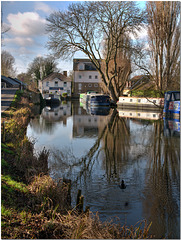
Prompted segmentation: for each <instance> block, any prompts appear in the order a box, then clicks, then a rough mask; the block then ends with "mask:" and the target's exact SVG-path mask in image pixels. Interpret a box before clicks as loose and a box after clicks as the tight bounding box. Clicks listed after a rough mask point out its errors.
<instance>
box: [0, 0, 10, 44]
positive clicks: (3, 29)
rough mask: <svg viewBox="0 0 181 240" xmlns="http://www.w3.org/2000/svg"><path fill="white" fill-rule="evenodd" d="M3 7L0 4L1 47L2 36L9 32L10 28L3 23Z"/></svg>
mask: <svg viewBox="0 0 181 240" xmlns="http://www.w3.org/2000/svg"><path fill="white" fill-rule="evenodd" d="M3 5H4V3H1V45H3V37H4V34H5V33H6V32H8V31H9V30H10V27H8V26H7V25H6V24H4V22H3Z"/></svg>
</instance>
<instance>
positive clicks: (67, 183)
mask: <svg viewBox="0 0 181 240" xmlns="http://www.w3.org/2000/svg"><path fill="white" fill-rule="evenodd" d="M63 182H64V183H65V184H66V185H67V186H68V191H67V204H68V205H69V206H71V180H70V179H66V178H64V179H63Z"/></svg>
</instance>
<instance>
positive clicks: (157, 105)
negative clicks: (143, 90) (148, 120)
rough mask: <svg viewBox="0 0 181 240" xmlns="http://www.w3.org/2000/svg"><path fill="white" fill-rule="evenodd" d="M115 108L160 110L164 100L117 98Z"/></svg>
mask: <svg viewBox="0 0 181 240" xmlns="http://www.w3.org/2000/svg"><path fill="white" fill-rule="evenodd" d="M117 106H118V108H119V107H124V108H131V109H134V108H137V109H143V110H144V109H145V110H148V109H150V110H151V109H157V110H161V109H163V106H164V98H145V97H119V100H118V102H117Z"/></svg>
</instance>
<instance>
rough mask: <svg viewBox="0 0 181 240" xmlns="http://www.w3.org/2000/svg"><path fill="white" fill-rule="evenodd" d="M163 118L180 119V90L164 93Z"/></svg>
mask: <svg viewBox="0 0 181 240" xmlns="http://www.w3.org/2000/svg"><path fill="white" fill-rule="evenodd" d="M163 118H166V119H178V120H179V119H180V91H168V92H166V93H165V98H164V109H163Z"/></svg>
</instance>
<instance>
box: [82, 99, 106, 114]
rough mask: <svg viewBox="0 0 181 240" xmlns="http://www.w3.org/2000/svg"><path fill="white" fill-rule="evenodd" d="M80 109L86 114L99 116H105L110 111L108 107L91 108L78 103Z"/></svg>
mask: <svg viewBox="0 0 181 240" xmlns="http://www.w3.org/2000/svg"><path fill="white" fill-rule="evenodd" d="M80 107H82V108H83V109H85V110H86V112H87V114H90V115H101V116H107V115H108V114H109V113H110V109H111V107H110V106H91V105H88V104H85V103H82V102H80Z"/></svg>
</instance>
